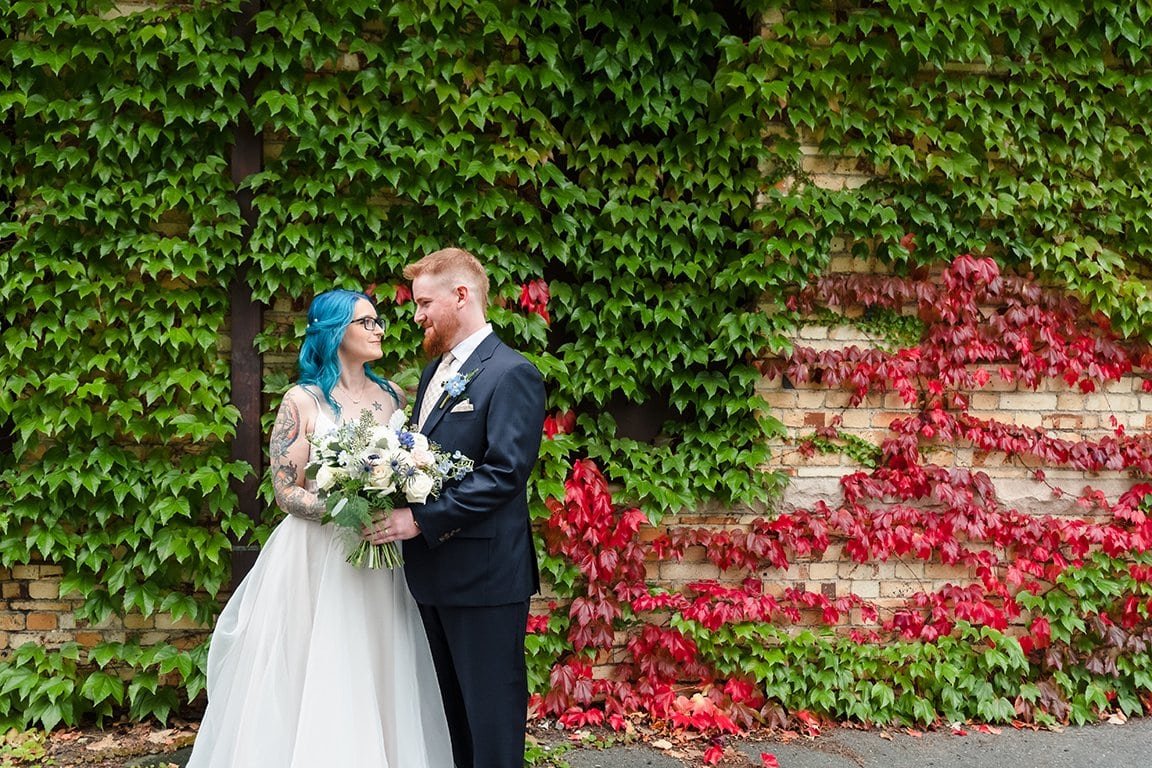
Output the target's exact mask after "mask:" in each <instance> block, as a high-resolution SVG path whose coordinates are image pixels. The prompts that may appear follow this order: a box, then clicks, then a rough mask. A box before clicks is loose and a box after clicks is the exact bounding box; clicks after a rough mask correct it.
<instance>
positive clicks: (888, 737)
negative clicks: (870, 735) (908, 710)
mask: <svg viewBox="0 0 1152 768" xmlns="http://www.w3.org/2000/svg"><path fill="white" fill-rule="evenodd" d="M877 735H878V736H879V737H880V738H882V739H884V740H885V741H892V734H890V733H888V731H880V733H878V734H877Z"/></svg>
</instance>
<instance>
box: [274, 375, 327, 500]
mask: <svg viewBox="0 0 1152 768" xmlns="http://www.w3.org/2000/svg"><path fill="white" fill-rule="evenodd" d="M315 408H316V406H315V403H314V402H313V401H312V400H311V398H309V397H308V395H307V394H305V393H304V392H303V391H301V390H300V388H299V387H292V389H290V390H288V393H287V394H285V395H284V400H283V402H281V403H280V410H279V411H278V412H277V413H276V423H275V424H273V425H272V440H271V442H270V444H269V447H268V454H269V456H270V457H271V460H272V488H273V490H275V492H276V504H277V505H279V507H280V509H282V510H284V511H285V512H287V513H288V514H290V515H295V516H296V517H302V518H304V519H305V520H320V519H321V518H322V517H323V516H324V501H323V500H322V499H321V498H320V497H318V496H317V495H316V494H315V493H312V492H311V491H308V490H305V488H304V467H305V466H307V464H308V452H309V447H310V446H309V443H308V435H309V434H311V433H312V429H313V426H314V424H315V421H316V415H315V413H313V411H314V410H315Z"/></svg>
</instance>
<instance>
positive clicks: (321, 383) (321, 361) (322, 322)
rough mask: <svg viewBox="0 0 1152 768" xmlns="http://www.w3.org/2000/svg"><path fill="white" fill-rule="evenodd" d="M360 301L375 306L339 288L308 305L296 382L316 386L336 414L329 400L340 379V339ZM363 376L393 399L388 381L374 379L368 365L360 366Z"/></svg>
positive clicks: (364, 297)
mask: <svg viewBox="0 0 1152 768" xmlns="http://www.w3.org/2000/svg"><path fill="white" fill-rule="evenodd" d="M360 300H366V301H367V302H368V303H369V304H371V305H372V308H373V309H375V308H376V303H375V302H374V301H372V298H371V297H370V296H368V295H367V294H365V293H360V292H358V291H345V290H342V289H336V290H333V291H325V292H324V293H321V294H318V295H317V296H316V298H314V299H312V303H311V304H309V305H308V327H307V328H306V329H305V331H304V343H303V344H302V345H301V346H300V357H299V359H298V360H297V368H298V369H299V375H298V377H297V383H298V384H302V385H303V384H312V385H314V386H316V387H318V388H319V389H320V391H321V392H322V393H323V394H324V399H325V400H326V401H327V402H328V405H330V406H332V410H333V411H335V412H336V413H337V414H339V413H340V405H339V404H338V403H337V402H336V400H335V399H333V397H332V390H333V389H334V388H335V387H336V382H338V381H339V380H340V355H339V354H338V353H339V351H340V342H342V341H343V340H344V334H345V333H346V332H347V331H348V324H349V323H351V322H352V313H353V312H354V311H355V309H356V302H358V301H360ZM364 373H365V374H366V375H367V376H368V378H370V379H372V381H374V382H376V383H377V384H379V385H380V386H381V387H384V389H386V390H387V391H388V392H389V393H391V394H392V396H393V397H396V393H395V392H393V391H392V387H391V386H390V385H389V384H388V382H386V381H385V380H384V379H382V378H380V377H379V376H377V375H376V373H375V372H374V371H373V370H372V367H371V366H370V365H369V364H368V363H364Z"/></svg>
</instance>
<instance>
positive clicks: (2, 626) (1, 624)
mask: <svg viewBox="0 0 1152 768" xmlns="http://www.w3.org/2000/svg"><path fill="white" fill-rule="evenodd" d="M21 629H24V614H23V613H8V612H4V613H0V630H5V631H10V630H21Z"/></svg>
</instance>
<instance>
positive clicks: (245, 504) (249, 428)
mask: <svg viewBox="0 0 1152 768" xmlns="http://www.w3.org/2000/svg"><path fill="white" fill-rule="evenodd" d="M259 11H260V0H249V2H247V3H245V4H244V5H243V7H242V8H241V9H240V16H239V18H238V19H237V22H236V30H235V33H236V36H237V37H239V38H240V39H242V40H243V41H244V43H245V45H248V43H249V42H250V41H251V39H252V35H253V33H254V32H255V24H254V19H255V16H256V14H257V13H259ZM255 88H256V77H255V76H252V77H249V78H247V79H246V80H245V81H244V82H242V83H241V84H240V90H241V93H243V95H244V98H245V101H246V102H247V103H248V104H251V103H252V100H253V94H254V92H255ZM263 161H264V141H263V137H262V136H261V135H260V132H259V131H257V130H256V129H255V128H254V127H253V125H252V123H251V121H250V120H249V119H248V116H247V115H241V117H240V122H239V124H238V125H237V126H236V133H235V143H234V144H233V147H232V181H233V182H234V183H235V184H236V185H237V190H236V200H237V203H239V206H240V215H241V216H243V217H244V228H243V240H244V241H245V242H247V240H248V238H249V237H250V236H251V234H252V230H253V228H254V227H255V224H256V212H255V210H253V208H252V193H251V192H250V191H248V190H241V189H239V185H240V183H241V182H243V181H244V179H246V178H247V177H248V176H250V175H252V174H253V173H258V172H259V171H260V170H261V168H262V167H263ZM230 294H231V296H230V301H231V310H232V360H231V363H232V402H233V404H234V405H235V406H236V407H237V409H239V411H240V424H239V426H238V427H237V430H236V437H235V439H234V440H233V441H232V458H233V459H234V460H239V461H245V462H247V463H249V464H251V465H252V470H253V472H252V474H251V475H249V476H248V477H247V478H245V479H244V480H242V481H238V482H234V483H233V487H232V489H233V491H234V492H235V493H236V494H237V496H238V498H239V502H240V510H241V511H242V512H243V513H244V514H246V515H248V516H249V517H251V518H252V519H253V520H255V521H259V520H260V518H261V516H262V515H263V504H262V501H261V499H260V489H259V486H260V476H261V474H262V473H263V471H264V450H263V446H264V435H263V431H262V430H261V429H260V417H261V415H262V414H263V411H264V408H263V399H262V398H261V390H262V389H263V386H262V380H263V367H264V366H263V360H262V358H261V356H260V354H259V353H257V352H256V344H255V342H256V335H257V334H258V333H259V332H260V328H261V325H262V324H263V321H264V307H263V306H262V305H261V303H260V302H257V301H254V300H253V299H252V290H251V288H250V287H249V285H248V281H247V280H246V279H245V274H244V272H243V271H242V270H238V271H237V273H236V277H235V279H234V280H233V282H232V285H231V288H230ZM257 551H258V548H257V547H255V546H234V547H233V549H232V586H233V588H235V587H236V585H238V584H239V583H240V580H241V579H242V578H244V575H245V574H246V573H248V571H249V569H251V567H252V563H254V562H255V561H256V554H257Z"/></svg>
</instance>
